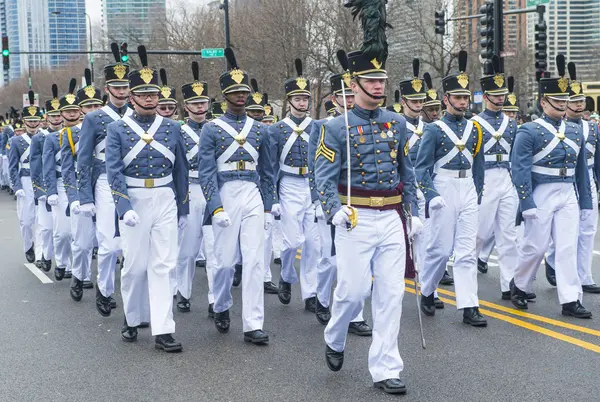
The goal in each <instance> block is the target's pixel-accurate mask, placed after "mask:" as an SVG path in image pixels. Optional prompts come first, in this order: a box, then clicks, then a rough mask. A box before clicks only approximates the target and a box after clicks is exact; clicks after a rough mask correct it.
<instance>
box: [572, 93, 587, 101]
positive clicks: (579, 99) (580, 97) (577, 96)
mask: <svg viewBox="0 0 600 402" xmlns="http://www.w3.org/2000/svg"><path fill="white" fill-rule="evenodd" d="M582 100H585V95H583V94H580V95H573V96H570V97H569V102H579V101H582Z"/></svg>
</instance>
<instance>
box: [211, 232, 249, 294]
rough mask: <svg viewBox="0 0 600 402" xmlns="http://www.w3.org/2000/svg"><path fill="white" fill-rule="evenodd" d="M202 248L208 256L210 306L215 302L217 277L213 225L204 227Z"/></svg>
mask: <svg viewBox="0 0 600 402" xmlns="http://www.w3.org/2000/svg"><path fill="white" fill-rule="evenodd" d="M202 239H203V241H202V247H203V248H204V252H205V255H206V280H207V282H208V304H213V303H214V302H215V295H214V293H213V280H214V275H215V266H216V265H217V260H216V256H215V252H214V249H215V235H214V233H213V228H212V226H211V225H206V226H203V227H202ZM242 272H243V271H242Z"/></svg>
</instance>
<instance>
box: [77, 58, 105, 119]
mask: <svg viewBox="0 0 600 402" xmlns="http://www.w3.org/2000/svg"><path fill="white" fill-rule="evenodd" d="M83 76H84V78H85V85H83V86H82V87H81V89H79V91H77V104H78V105H79V107H80V108H81V113H80V114H82V115H83V116H85V115H86V114H88V113H89V112H93V111H94V110H97V109H100V108H101V107H102V106H104V101H103V100H102V97H101V94H100V88H96V86H94V83H93V82H92V72H91V70H90V69H89V68H86V69H85V71H84V73H83Z"/></svg>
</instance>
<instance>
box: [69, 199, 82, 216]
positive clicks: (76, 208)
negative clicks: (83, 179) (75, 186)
mask: <svg viewBox="0 0 600 402" xmlns="http://www.w3.org/2000/svg"><path fill="white" fill-rule="evenodd" d="M69 209H70V210H71V212H72V213H73V214H75V215H79V212H80V211H81V207H80V206H79V201H73V202H72V203H71V206H70V207H69Z"/></svg>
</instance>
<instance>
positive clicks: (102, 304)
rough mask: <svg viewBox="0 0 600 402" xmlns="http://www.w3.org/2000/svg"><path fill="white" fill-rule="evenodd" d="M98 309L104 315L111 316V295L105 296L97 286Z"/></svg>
mask: <svg viewBox="0 0 600 402" xmlns="http://www.w3.org/2000/svg"><path fill="white" fill-rule="evenodd" d="M96 310H98V312H99V313H100V315H101V316H102V317H108V316H110V310H111V307H110V297H104V295H103V294H102V293H101V292H100V289H98V288H96Z"/></svg>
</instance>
